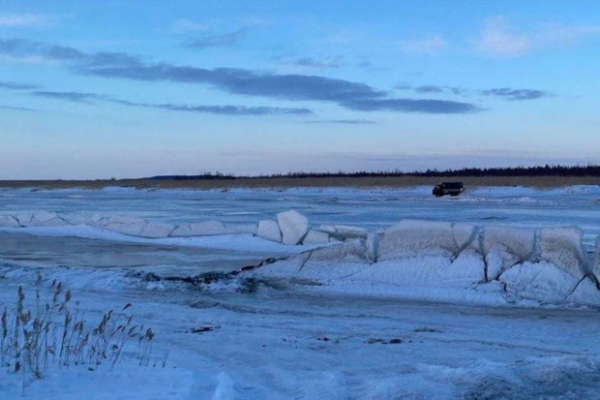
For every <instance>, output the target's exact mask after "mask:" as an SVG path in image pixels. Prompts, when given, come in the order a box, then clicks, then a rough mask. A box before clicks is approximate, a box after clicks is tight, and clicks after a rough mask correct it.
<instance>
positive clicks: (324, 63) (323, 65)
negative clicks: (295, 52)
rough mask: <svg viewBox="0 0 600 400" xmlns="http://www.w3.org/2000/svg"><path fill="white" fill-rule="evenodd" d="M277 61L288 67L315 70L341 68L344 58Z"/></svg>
mask: <svg viewBox="0 0 600 400" xmlns="http://www.w3.org/2000/svg"><path fill="white" fill-rule="evenodd" d="M275 60H276V61H279V62H281V63H283V64H287V65H295V66H298V67H306V68H315V69H327V68H339V67H341V66H342V65H343V61H344V56H330V57H324V58H321V59H318V58H313V57H299V58H293V59H282V58H281V57H276V58H275Z"/></svg>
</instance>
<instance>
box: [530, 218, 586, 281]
mask: <svg viewBox="0 0 600 400" xmlns="http://www.w3.org/2000/svg"><path fill="white" fill-rule="evenodd" d="M582 236H583V233H582V232H581V229H579V228H576V227H561V228H543V229H541V231H540V258H541V259H542V260H544V261H548V262H549V263H552V264H554V265H556V266H558V267H559V268H562V269H563V270H564V271H566V272H568V273H569V274H571V275H573V276H574V277H575V278H577V279H581V278H583V277H584V276H585V274H586V271H585V264H584V261H583V250H582V249H581V237H582Z"/></svg>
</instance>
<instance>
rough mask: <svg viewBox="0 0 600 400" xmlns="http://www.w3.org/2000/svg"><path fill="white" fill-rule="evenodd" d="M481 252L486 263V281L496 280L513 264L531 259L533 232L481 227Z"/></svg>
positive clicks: (509, 228) (533, 242) (499, 227)
mask: <svg viewBox="0 0 600 400" xmlns="http://www.w3.org/2000/svg"><path fill="white" fill-rule="evenodd" d="M482 234H483V242H482V250H483V252H484V254H485V257H486V261H487V265H488V268H487V279H488V280H494V279H497V278H498V277H499V276H500V274H502V272H504V271H506V270H508V269H509V268H510V267H512V266H513V265H515V264H518V263H521V262H524V261H528V260H530V259H531V258H532V257H533V254H534V248H535V231H534V230H533V229H523V228H513V227H506V226H484V227H483V233H482Z"/></svg>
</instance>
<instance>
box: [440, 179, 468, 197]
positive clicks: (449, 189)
mask: <svg viewBox="0 0 600 400" xmlns="http://www.w3.org/2000/svg"><path fill="white" fill-rule="evenodd" d="M464 191H465V185H463V183H462V182H443V183H442V184H441V185H435V187H434V188H433V194H434V195H435V196H436V197H441V196H445V195H447V194H449V195H450V196H458V195H459V194H461V193H462V192H464Z"/></svg>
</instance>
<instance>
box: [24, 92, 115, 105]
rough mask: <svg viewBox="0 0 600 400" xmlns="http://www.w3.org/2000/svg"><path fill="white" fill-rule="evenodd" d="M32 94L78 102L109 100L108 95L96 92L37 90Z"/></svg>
mask: <svg viewBox="0 0 600 400" xmlns="http://www.w3.org/2000/svg"><path fill="white" fill-rule="evenodd" d="M30 94H31V95H32V96H37V97H46V98H50V99H58V100H67V101H73V102H76V103H92V102H94V101H98V100H109V98H108V97H106V96H103V95H98V94H95V93H81V92H51V91H36V92H31V93H30Z"/></svg>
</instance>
